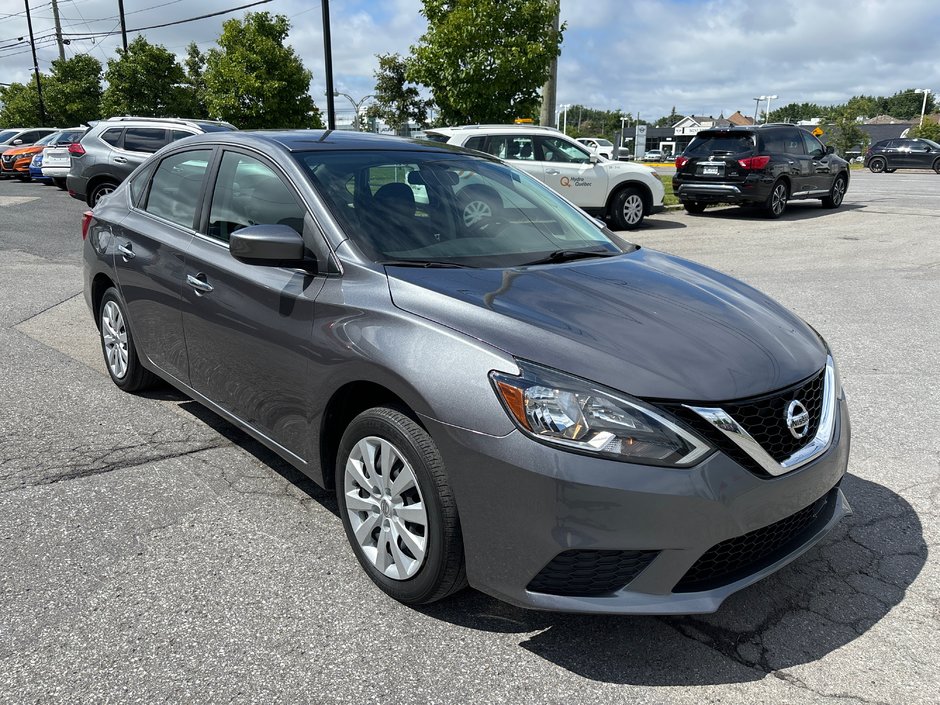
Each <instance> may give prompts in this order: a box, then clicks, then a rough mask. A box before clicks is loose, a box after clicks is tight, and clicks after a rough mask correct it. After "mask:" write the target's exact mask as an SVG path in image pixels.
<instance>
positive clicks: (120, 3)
mask: <svg viewBox="0 0 940 705" xmlns="http://www.w3.org/2000/svg"><path fill="white" fill-rule="evenodd" d="M118 14H119V15H120V16H121V42H122V43H123V44H124V51H127V24H126V23H125V22H124V0H118Z"/></svg>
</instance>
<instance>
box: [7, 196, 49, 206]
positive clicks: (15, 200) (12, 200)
mask: <svg viewBox="0 0 940 705" xmlns="http://www.w3.org/2000/svg"><path fill="white" fill-rule="evenodd" d="M38 200H39V196H0V208H6V207H7V206H21V205H23V204H24V203H29V202H30V201H38Z"/></svg>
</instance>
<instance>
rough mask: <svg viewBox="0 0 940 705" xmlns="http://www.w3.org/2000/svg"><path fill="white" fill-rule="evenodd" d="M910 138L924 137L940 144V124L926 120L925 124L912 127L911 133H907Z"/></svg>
mask: <svg viewBox="0 0 940 705" xmlns="http://www.w3.org/2000/svg"><path fill="white" fill-rule="evenodd" d="M907 136H908V137H922V138H923V139H926V140H933V141H934V142H940V122H934V121H933V120H924V124H923V125H920V126H917V127H912V128H911V131H910V132H908V133H907Z"/></svg>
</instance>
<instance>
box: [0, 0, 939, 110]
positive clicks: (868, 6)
mask: <svg viewBox="0 0 940 705" xmlns="http://www.w3.org/2000/svg"><path fill="white" fill-rule="evenodd" d="M251 1H252V0H200V1H199V2H193V1H192V0H124V8H125V13H126V20H127V27H128V29H134V28H139V27H146V26H149V25H155V24H160V23H164V22H171V21H174V20H179V19H186V18H190V17H194V16H196V15H203V14H208V13H212V12H216V11H220V10H225V9H229V8H232V7H236V6H239V5H244V4H247V3H248V2H251ZM58 5H59V14H60V16H61V19H62V25H63V32H65V33H81V32H109V31H114V30H118V29H119V22H118V17H117V6H118V1H117V0H59V1H58ZM29 6H30V10H31V13H32V16H33V30H34V34H35V36H36V37H37V38H41V37H46V39H40V40H39V42H38V48H37V54H38V59H39V67H40V70H43V71H48V70H49V66H50V62H51V61H52V60H53V59H55V58H57V57H58V51H57V48H56V45H55V43H54V42H53V41H51V40H50V39H49V38H48V37H49V35H50V34H52V28H53V20H52V8H51V2H49V1H48V0H29ZM421 6H422V5H421V1H420V0H331V1H330V14H331V22H330V24H331V28H332V44H333V81H334V86H335V88H336V90H338V91H343V92H345V93H348V94H350V95H351V96H352V97H353V98H354V99H355V100H357V101H358V100H360V99H361V98H363V97H364V96H366V95H368V94H370V93H371V92H372V90H373V88H374V85H375V79H374V76H373V71H374V70H375V68H376V66H377V60H376V58H375V55H376V54H383V53H393V52H397V53H400V54H403V55H407V54H408V52H409V47H410V46H411V45H413V44H415V43H416V42H417V40H418V39H419V37H420V36H421V35H422V34H423V33H424V30H425V27H426V24H425V20H424V17H423V16H422V15H421V14H420V9H421ZM252 10H256V11H257V10H260V11H268V12H272V13H279V14H284V15H287V16H288V17H289V18H290V21H291V26H292V29H291V33H290V36H289V39H288V41H289V44H290V45H291V46H293V48H294V49H295V51H296V52H297V54H298V55H299V56H300V57H301V59H302V60H303V62H304V65H305V66H306V67H307V68H308V69H310V70H311V71H312V72H313V82H312V84H311V95H312V96H313V98H314V101H315V102H316V104H317V105H318V106H319V107H320V108H321V109H325V107H326V98H325V80H324V61H323V33H322V14H321V6H320V2H319V0H272V1H271V2H268V3H267V4H263V5H259V6H257V7H255V8H252ZM248 11H251V10H240V11H237V12H234V13H231V14H226V15H221V16H217V17H211V18H207V19H202V20H198V21H195V22H191V23H187V24H182V25H177V26H175V27H169V28H164V29H152V30H146V31H144V32H142V33H143V34H144V35H145V36H146V38H147V39H148V40H149V41H151V42H153V43H159V44H163V45H164V46H166V47H167V48H168V49H170V50H171V51H173V52H176V53H177V54H180V55H181V56H182V54H183V52H184V51H185V48H186V45H187V44H188V43H189V42H190V41H195V42H196V43H197V44H199V46H200V48H202V49H203V50H206V49H208V48H210V47H212V46H213V45H214V43H215V40H216V39H217V38H218V36H219V33H220V32H221V29H222V23H223V22H224V21H225V20H226V19H229V18H233V17H235V18H240V17H243V16H244V14H245V12H248ZM561 19H562V22H565V23H567V29H566V31H565V33H564V42H563V44H562V53H561V56H560V57H559V61H558V94H557V102H558V104H559V105H564V104H571V105H575V104H582V105H586V106H589V107H593V108H597V109H605V110H618V111H624V112H628V113H630V114H632V115H633V116H637V115H639V116H640V117H641V118H643V119H646V120H655V119H657V118H659V117H660V116H662V115H667V114H669V113H670V112H671V110H672V108H673V107H675V109H676V112H677V113H679V114H681V115H689V114H694V115H713V116H715V117H717V116H718V115H720V114H722V113H723V114H724V115H726V116H727V115H730V114H731V113H733V112H734V111H735V110H740V111H741V112H742V113H744V114H745V115H753V113H754V108H755V102H754V98H755V97H756V96H761V95H776V96H777V98H776V99H775V100H773V101H772V104H771V109H773V108H774V107H780V106H783V105H786V104H787V103H791V102H813V103H819V104H821V105H827V104H833V103H843V102H845V101H846V100H848V99H849V98H850V97H851V96H853V95H860V94H865V95H892V94H894V93H896V92H897V91H900V90H905V89H908V88H930V89H932V90H938V91H940V57H938V49H940V42H938V39H940V1H938V0H818V1H817V2H812V1H811V0H799V1H795V0H645V1H644V0H561ZM136 34H137V33H132V34H130V35H129V38H130V39H132V38H133V37H134V36H136ZM20 37H23V38H24V40H22V41H21V40H20V39H19V38H20ZM119 46H120V35H119V34H115V35H113V36H111V37H105V38H103V39H101V40H99V41H98V42H92V41H88V40H81V41H74V42H73V43H72V44H70V45H69V46H67V47H66V56H73V55H75V54H76V53H89V54H91V55H92V56H94V57H96V58H98V59H99V60H101V61H102V63H106V61H107V59H109V58H114V57H115V49H116V48H118V47H119ZM31 69H32V57H31V55H30V53H29V43H28V33H27V25H26V17H25V6H24V2H23V0H0V83H10V82H13V81H18V82H24V81H26V80H28V74H29V72H30V71H31ZM763 107H764V105H763V104H762V109H763ZM336 110H337V116H338V120H339V121H340V122H342V121H343V119H344V118H345V119H346V120H348V119H349V118H350V116H351V114H352V110H353V109H352V106H351V105H350V103H349V101H348V100H347V99H345V98H342V97H340V98H337V102H336Z"/></svg>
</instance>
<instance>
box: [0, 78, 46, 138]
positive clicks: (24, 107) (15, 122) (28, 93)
mask: <svg viewBox="0 0 940 705" xmlns="http://www.w3.org/2000/svg"><path fill="white" fill-rule="evenodd" d="M47 79H48V77H44V78H43V79H41V80H47ZM0 103H3V107H2V108H0V125H10V126H20V127H34V126H36V125H42V121H41V120H40V119H39V93H38V92H37V91H36V79H35V77H34V78H33V79H32V80H31V81H30V82H29V83H26V84H23V83H11V84H10V85H9V86H5V87H4V86H0ZM46 122H48V116H47V120H46Z"/></svg>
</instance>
